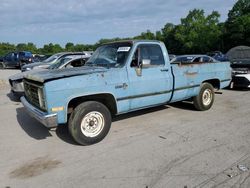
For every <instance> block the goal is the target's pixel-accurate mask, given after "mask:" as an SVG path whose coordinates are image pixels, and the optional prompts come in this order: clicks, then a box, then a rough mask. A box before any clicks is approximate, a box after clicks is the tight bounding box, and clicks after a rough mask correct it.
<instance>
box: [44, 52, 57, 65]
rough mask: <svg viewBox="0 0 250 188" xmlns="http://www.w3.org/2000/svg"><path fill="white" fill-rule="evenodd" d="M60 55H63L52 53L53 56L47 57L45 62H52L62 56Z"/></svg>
mask: <svg viewBox="0 0 250 188" xmlns="http://www.w3.org/2000/svg"><path fill="white" fill-rule="evenodd" d="M60 56H61V54H55V55H52V56H50V57H49V58H47V59H45V60H44V61H43V63H49V62H52V61H54V60H55V59H57V58H58V57H60Z"/></svg>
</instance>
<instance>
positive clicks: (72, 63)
mask: <svg viewBox="0 0 250 188" xmlns="http://www.w3.org/2000/svg"><path fill="white" fill-rule="evenodd" d="M88 59H89V58H86V57H85V56H83V55H68V56H65V57H63V58H61V59H59V60H57V61H56V62H55V63H53V64H51V65H50V66H49V67H47V68H40V69H35V70H31V71H27V72H21V73H17V74H15V75H13V76H10V77H9V84H10V87H11V91H12V93H13V94H14V95H15V96H16V97H20V96H22V95H23V94H24V88H23V77H24V76H25V75H26V74H29V73H32V72H40V71H48V70H52V69H64V68H73V67H81V66H83V65H85V62H86V61H87V60H88Z"/></svg>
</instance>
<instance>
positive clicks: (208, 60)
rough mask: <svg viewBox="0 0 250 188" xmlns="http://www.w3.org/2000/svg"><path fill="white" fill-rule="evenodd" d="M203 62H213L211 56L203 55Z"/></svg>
mask: <svg viewBox="0 0 250 188" xmlns="http://www.w3.org/2000/svg"><path fill="white" fill-rule="evenodd" d="M203 62H204V63H208V62H211V59H210V58H209V57H203Z"/></svg>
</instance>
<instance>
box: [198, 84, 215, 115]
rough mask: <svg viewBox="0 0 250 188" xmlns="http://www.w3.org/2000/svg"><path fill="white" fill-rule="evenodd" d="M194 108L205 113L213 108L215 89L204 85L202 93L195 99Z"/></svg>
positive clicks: (201, 89) (209, 85)
mask: <svg viewBox="0 0 250 188" xmlns="http://www.w3.org/2000/svg"><path fill="white" fill-rule="evenodd" d="M193 101H194V107H195V108H196V109H197V110H200V111H205V110H208V109H210V108H211V107H212V105H213V103H214V88H213V86H212V85H211V84H209V83H203V84H202V85H201V88H200V92H199V94H198V95H197V96H195V97H194V98H193Z"/></svg>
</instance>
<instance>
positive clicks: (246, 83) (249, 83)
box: [232, 74, 250, 88]
mask: <svg viewBox="0 0 250 188" xmlns="http://www.w3.org/2000/svg"><path fill="white" fill-rule="evenodd" d="M249 76H250V75H249V74H248V75H235V76H233V77H232V83H233V87H241V88H250V79H249Z"/></svg>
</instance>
